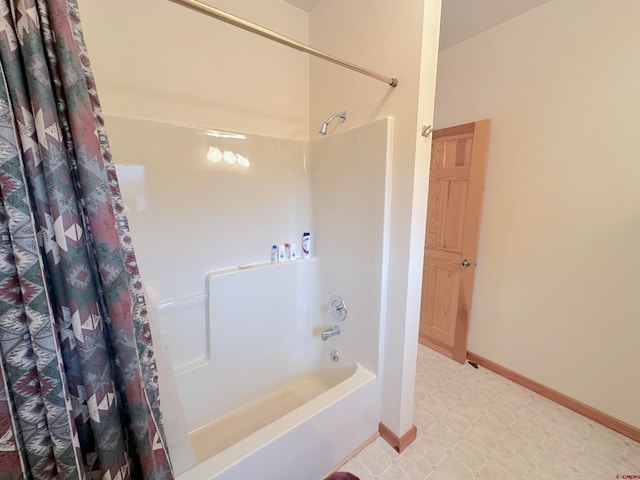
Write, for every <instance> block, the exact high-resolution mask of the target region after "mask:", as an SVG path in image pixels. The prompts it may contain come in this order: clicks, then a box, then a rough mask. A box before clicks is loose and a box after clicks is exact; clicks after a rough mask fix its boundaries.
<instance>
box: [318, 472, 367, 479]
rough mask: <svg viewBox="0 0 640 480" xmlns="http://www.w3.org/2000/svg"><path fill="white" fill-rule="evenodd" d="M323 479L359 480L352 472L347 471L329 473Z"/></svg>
mask: <svg viewBox="0 0 640 480" xmlns="http://www.w3.org/2000/svg"><path fill="white" fill-rule="evenodd" d="M324 480H360V479H359V478H358V477H356V476H355V475H354V474H353V473H349V472H335V473H332V474H331V475H329V476H328V477H327V478H325V479H324Z"/></svg>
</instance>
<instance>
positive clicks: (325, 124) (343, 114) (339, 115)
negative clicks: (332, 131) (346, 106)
mask: <svg viewBox="0 0 640 480" xmlns="http://www.w3.org/2000/svg"><path fill="white" fill-rule="evenodd" d="M335 118H339V119H340V122H344V121H345V120H346V119H347V112H346V111H345V112H338V113H334V114H333V115H331V116H330V117H329V118H327V119H326V120H325V121H324V122H323V123H322V127H321V128H320V131H319V132H318V133H319V134H320V135H326V134H327V127H328V126H329V124H330V123H331V122H332V121H333V120H334V119H335Z"/></svg>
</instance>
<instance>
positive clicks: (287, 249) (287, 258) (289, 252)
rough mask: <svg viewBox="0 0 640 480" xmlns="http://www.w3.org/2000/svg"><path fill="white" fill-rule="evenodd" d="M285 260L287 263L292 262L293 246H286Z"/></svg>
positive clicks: (286, 244)
mask: <svg viewBox="0 0 640 480" xmlns="http://www.w3.org/2000/svg"><path fill="white" fill-rule="evenodd" d="M284 260H285V262H290V261H291V245H289V244H288V243H285V244H284Z"/></svg>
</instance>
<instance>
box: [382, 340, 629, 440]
mask: <svg viewBox="0 0 640 480" xmlns="http://www.w3.org/2000/svg"><path fill="white" fill-rule="evenodd" d="M467 360H469V361H471V362H474V363H477V364H478V365H480V366H482V367H484V368H486V369H487V370H491V371H492V372H494V373H497V374H498V375H500V376H502V377H504V378H507V379H509V380H511V381H512V382H514V383H517V384H518V385H522V386H523V387H525V388H528V389H529V390H531V391H534V392H536V393H538V394H540V395H542V396H543V397H546V398H548V399H549V400H552V401H554V402H556V403H558V404H560V405H562V406H564V407H567V408H568V409H570V410H573V411H574V412H577V413H579V414H580V415H583V416H585V417H587V418H590V419H591V420H593V421H594V422H597V423H599V424H601V425H604V426H605V427H607V428H610V429H611V430H614V431H616V432H618V433H620V434H622V435H624V436H625V437H629V438H630V439H631V440H635V441H636V442H640V429H639V428H636V427H634V426H633V425H629V424H628V423H625V422H623V421H622V420H618V419H617V418H615V417H612V416H611V415H607V414H606V413H604V412H601V411H600V410H596V409H595V408H593V407H590V406H589V405H586V404H584V403H582V402H579V401H578V400H575V399H573V398H571V397H569V396H567V395H565V394H564V393H560V392H558V391H556V390H553V389H552V388H549V387H546V386H545V385H542V384H541V383H538V382H536V381H535V380H531V379H530V378H527V377H525V376H523V375H520V374H519V373H516V372H514V371H513V370H509V369H508V368H506V367H503V366H502V365H498V364H497V363H495V362H492V361H491V360H488V359H486V358H484V357H482V356H480V355H477V354H475V353H473V352H467ZM380 434H381V435H382V432H380Z"/></svg>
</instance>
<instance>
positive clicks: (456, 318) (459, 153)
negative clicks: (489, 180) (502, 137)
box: [420, 120, 491, 363]
mask: <svg viewBox="0 0 640 480" xmlns="http://www.w3.org/2000/svg"><path fill="white" fill-rule="evenodd" d="M490 126H491V121H490V120H482V121H479V122H474V123H469V124H465V125H459V126H456V127H451V128H444V129H441V130H436V131H434V132H433V141H432V147H431V169H430V176H429V200H428V205H427V231H426V239H425V240H426V241H425V252H424V270H423V279H422V304H421V308H420V342H421V343H423V344H425V345H427V346H429V347H431V348H433V349H434V350H437V351H439V352H440V353H443V354H444V355H447V356H448V357H451V358H453V359H454V360H456V361H458V362H461V363H462V362H464V361H465V359H466V356H467V329H468V326H469V312H470V308H471V295H472V293H473V277H474V274H475V269H476V268H475V267H476V253H477V249H478V233H479V228H480V214H481V212H482V196H483V191H484V179H485V170H486V164H487V154H488V150H489V131H490Z"/></svg>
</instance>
